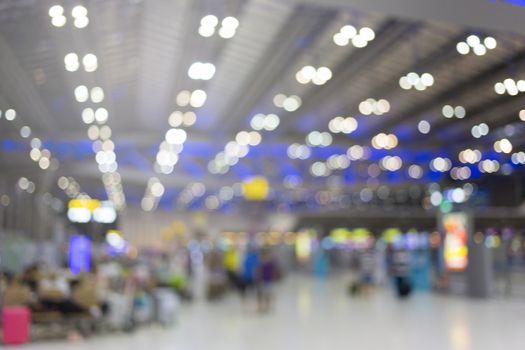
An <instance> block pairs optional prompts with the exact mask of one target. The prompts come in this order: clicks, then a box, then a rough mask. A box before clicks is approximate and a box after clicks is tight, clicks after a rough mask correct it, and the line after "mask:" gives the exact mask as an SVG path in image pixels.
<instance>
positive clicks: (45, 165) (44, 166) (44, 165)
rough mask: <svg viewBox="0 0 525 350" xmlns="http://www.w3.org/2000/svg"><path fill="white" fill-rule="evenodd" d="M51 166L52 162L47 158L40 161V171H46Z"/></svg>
mask: <svg viewBox="0 0 525 350" xmlns="http://www.w3.org/2000/svg"><path fill="white" fill-rule="evenodd" d="M50 164H51V162H50V161H49V158H45V157H41V158H40V159H39V160H38V166H39V167H40V169H42V170H46V169H47V168H49V165H50Z"/></svg>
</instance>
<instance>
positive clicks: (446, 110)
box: [441, 105, 467, 119]
mask: <svg viewBox="0 0 525 350" xmlns="http://www.w3.org/2000/svg"><path fill="white" fill-rule="evenodd" d="M441 114H443V116H444V117H445V118H448V119H450V118H452V117H456V118H459V119H463V118H465V116H466V115H467V112H466V110H465V107H463V106H455V107H453V106H451V105H444V106H443V108H442V109H441Z"/></svg>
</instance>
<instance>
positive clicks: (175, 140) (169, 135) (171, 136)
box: [165, 128, 188, 145]
mask: <svg viewBox="0 0 525 350" xmlns="http://www.w3.org/2000/svg"><path fill="white" fill-rule="evenodd" d="M187 137H188V135H187V134H186V131H184V130H183V129H176V128H173V129H169V130H168V131H167V132H166V137H165V139H166V141H167V142H168V143H170V144H178V145H181V144H183V143H184V142H186V138H187Z"/></svg>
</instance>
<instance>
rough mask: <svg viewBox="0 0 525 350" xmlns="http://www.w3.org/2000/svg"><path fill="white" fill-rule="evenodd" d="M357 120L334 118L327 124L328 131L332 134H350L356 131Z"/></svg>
mask: <svg viewBox="0 0 525 350" xmlns="http://www.w3.org/2000/svg"><path fill="white" fill-rule="evenodd" d="M357 125H358V124H357V120H356V119H355V118H352V117H346V118H344V117H335V118H333V119H332V120H330V122H329V123H328V129H329V130H330V131H331V132H332V133H334V134H337V133H344V134H351V133H352V132H354V131H355V130H357Z"/></svg>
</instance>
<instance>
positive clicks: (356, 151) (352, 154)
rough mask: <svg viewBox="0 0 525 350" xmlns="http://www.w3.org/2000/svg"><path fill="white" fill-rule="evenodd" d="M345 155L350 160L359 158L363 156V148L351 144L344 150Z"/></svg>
mask: <svg viewBox="0 0 525 350" xmlns="http://www.w3.org/2000/svg"><path fill="white" fill-rule="evenodd" d="M346 155H347V156H348V158H350V159H351V160H359V159H362V158H363V157H364V156H365V150H364V148H363V147H362V146H359V145H353V146H351V147H350V148H349V149H348V150H347V151H346Z"/></svg>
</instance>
